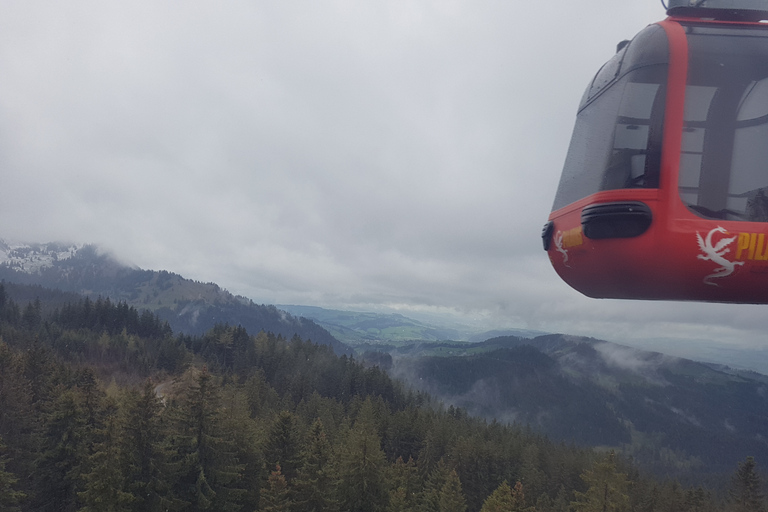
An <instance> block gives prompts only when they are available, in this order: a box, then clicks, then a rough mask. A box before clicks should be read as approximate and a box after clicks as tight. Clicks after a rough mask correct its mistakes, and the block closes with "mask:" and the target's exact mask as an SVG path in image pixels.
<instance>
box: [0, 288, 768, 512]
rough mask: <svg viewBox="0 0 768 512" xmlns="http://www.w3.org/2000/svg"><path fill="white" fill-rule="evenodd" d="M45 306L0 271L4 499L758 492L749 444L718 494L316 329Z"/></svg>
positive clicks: (678, 499)
mask: <svg viewBox="0 0 768 512" xmlns="http://www.w3.org/2000/svg"><path fill="white" fill-rule="evenodd" d="M97 304H98V306H97ZM44 309H45V308H41V306H40V304H39V303H37V304H36V301H32V302H30V303H29V304H27V305H26V306H24V307H20V306H19V305H16V304H14V303H13V301H11V300H10V299H8V298H7V297H6V296H5V293H4V291H3V290H2V285H0V510H32V511H65V512H68V511H96V510H98V511H139V510H142V511H155V510H157V511H160V510H178V511H202V510H224V511H257V510H259V511H291V512H298V511H320V510H326V511H331V512H333V511H339V512H341V511H382V512H386V511H392V512H395V511H434V512H447V511H457V512H464V511H472V512H474V511H482V512H490V511H522V510H525V511H529V512H530V511H539V512H548V511H552V512H554V511H571V510H573V511H576V512H579V511H591V510H615V511H643V512H646V511H648V512H650V511H670V512H671V511H676V512H677V511H683V512H687V511H690V512H693V511H714V510H733V511H747V510H749V511H760V510H763V509H764V507H765V499H764V497H763V494H762V481H761V477H760V474H759V472H758V470H757V466H756V462H755V461H754V460H753V459H747V460H746V461H744V462H743V463H742V464H741V465H740V467H739V468H738V470H737V471H736V472H735V473H734V476H733V482H731V484H730V493H729V494H728V495H727V496H716V495H715V494H714V493H713V492H711V491H709V490H707V489H704V488H701V487H698V488H687V489H686V488H683V487H681V486H680V485H679V484H677V483H676V482H674V481H658V480H656V479H653V478H650V477H647V476H645V475H643V474H640V472H639V471H638V470H637V469H636V468H634V467H633V466H632V465H631V463H630V462H629V461H627V460H624V459H623V458H621V457H620V456H618V455H616V454H613V453H612V452H608V453H605V452H595V451H593V450H588V449H583V448H579V447H574V446H566V445H563V444H557V443H553V442H551V441H549V440H548V439H547V438H546V437H544V436H541V435H538V434H537V433H535V432H533V431H531V430H530V429H529V428H527V427H525V426H520V425H514V424H512V425H510V424H501V423H498V422H493V421H491V422H489V421H485V420H481V419H477V418H473V417H471V416H469V415H467V414H466V412H465V411H463V410H461V409H456V408H453V407H450V408H447V409H446V408H444V407H442V406H441V405H440V404H438V403H435V402H434V401H432V399H431V398H430V397H429V396H427V395H425V394H423V393H414V392H411V391H409V390H407V389H404V388H403V387H402V385H400V384H399V383H398V382H396V381H393V380H392V379H390V378H389V377H388V376H387V375H386V373H384V372H383V371H381V370H380V369H379V368H378V367H370V368H366V367H364V366H363V365H361V364H359V363H358V362H357V361H355V360H354V359H352V358H348V357H346V356H342V357H337V356H336V355H334V354H333V352H332V350H331V349H330V348H329V347H327V346H325V345H316V344H314V343H312V342H311V341H309V340H301V339H299V338H298V337H293V338H292V339H286V338H283V337H281V336H275V335H273V334H270V333H268V332H259V333H257V334H255V335H252V334H249V333H248V332H246V331H245V329H243V328H242V327H233V326H227V325H218V326H216V327H215V328H214V329H212V330H211V331H209V332H208V333H206V334H205V335H202V336H184V335H174V334H173V333H172V332H171V331H170V329H168V328H167V327H166V326H165V325H164V324H163V322H160V321H159V320H157V319H156V318H154V319H153V318H150V316H151V313H146V314H145V313H140V314H139V313H137V312H136V314H134V312H135V310H133V309H132V308H130V307H127V306H125V305H123V304H121V303H117V304H116V303H112V302H109V301H107V300H106V299H105V300H102V301H86V300H82V301H80V302H77V303H72V304H69V305H68V306H67V307H66V308H64V307H62V308H59V309H58V310H56V311H53V312H52V313H51V314H48V315H43V314H38V313H37V312H39V311H42V310H44ZM136 315H138V317H137V316H136ZM145 315H149V316H145ZM25 317H27V318H26V320H25ZM137 318H138V323H137V322H136V319H137ZM142 318H144V321H143V322H142Z"/></svg>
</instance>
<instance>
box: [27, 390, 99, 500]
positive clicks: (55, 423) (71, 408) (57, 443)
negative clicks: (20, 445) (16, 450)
mask: <svg viewBox="0 0 768 512" xmlns="http://www.w3.org/2000/svg"><path fill="white" fill-rule="evenodd" d="M43 434H44V435H43V451H42V455H41V457H40V459H38V464H37V472H38V474H39V475H40V481H39V483H40V488H39V490H38V492H37V499H38V500H39V501H40V506H39V508H40V509H41V510H45V511H50V512H72V511H74V510H77V508H78V507H79V502H78V499H77V493H78V492H79V491H82V490H83V489H82V487H81V484H82V481H81V473H82V470H83V467H84V464H85V462H86V458H87V456H88V450H87V446H86V441H87V437H88V429H87V427H86V424H85V414H84V413H83V409H82V405H81V404H80V396H79V394H78V393H77V392H76V391H75V390H72V389H67V390H64V391H62V392H61V394H60V395H59V396H58V397H56V400H55V402H54V403H53V404H52V410H51V411H50V412H49V413H48V415H47V417H46V419H45V427H44V433H43Z"/></svg>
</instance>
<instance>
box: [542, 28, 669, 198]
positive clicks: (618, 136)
mask: <svg viewBox="0 0 768 512" xmlns="http://www.w3.org/2000/svg"><path fill="white" fill-rule="evenodd" d="M668 53H669V52H668V45H667V39H666V36H665V34H664V32H663V30H662V29H661V28H659V27H658V26H651V27H649V28H647V29H646V30H644V31H643V32H641V33H640V34H638V36H637V37H636V38H635V39H634V40H633V41H632V42H631V43H630V44H629V45H628V46H626V47H625V48H623V49H622V50H620V51H619V52H618V53H617V54H616V55H615V56H614V57H613V59H611V60H610V61H608V62H607V63H606V64H605V66H603V68H602V69H601V70H600V71H599V72H598V73H597V75H596V76H595V79H594V80H593V81H592V83H591V84H590V86H589V87H588V88H587V92H586V93H585V95H584V97H583V99H582V102H581V105H580V107H579V112H578V115H577V117H576V126H575V128H574V131H573V136H572V138H571V145H570V147H569V148H568V155H567V157H566V161H565V166H564V168H563V175H562V177H561V179H560V185H559V187H558V190H557V194H556V196H555V202H554V205H553V208H552V209H553V210H557V209H559V208H562V207H564V206H566V205H568V204H570V203H573V202H575V201H578V200H579V199H582V198H585V197H587V196H589V195H591V194H594V193H595V192H599V191H601V190H615V189H622V188H638V187H640V188H657V187H658V186H659V167H660V161H661V143H662V132H663V121H664V100H665V90H666V87H665V84H666V79H667V66H668V60H669V57H668Z"/></svg>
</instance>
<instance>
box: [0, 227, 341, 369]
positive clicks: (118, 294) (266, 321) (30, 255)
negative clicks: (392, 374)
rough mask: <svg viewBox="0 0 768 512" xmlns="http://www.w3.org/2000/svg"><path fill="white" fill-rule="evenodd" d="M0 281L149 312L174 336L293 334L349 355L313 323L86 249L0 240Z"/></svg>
mask: <svg viewBox="0 0 768 512" xmlns="http://www.w3.org/2000/svg"><path fill="white" fill-rule="evenodd" d="M0 281H7V282H9V283H17V284H25V285H38V286H42V287H45V288H51V289H58V290H62V291H66V292H72V293H76V294H83V295H86V296H88V297H90V298H91V299H94V300H95V299H97V298H98V297H103V298H110V299H111V300H112V301H115V302H117V301H122V302H125V303H126V304H128V305H130V306H134V307H136V308H139V309H147V310H150V311H152V312H154V313H155V314H157V316H159V317H160V318H161V319H163V320H165V321H167V322H168V324H169V325H170V326H171V328H172V329H173V330H174V332H179V333H181V332H183V333H187V334H202V333H204V332H207V331H208V330H210V329H211V328H213V327H214V326H215V325H216V324H217V323H226V324H230V325H241V326H243V327H244V328H246V329H248V330H249V331H251V332H259V331H261V330H264V331H268V332H272V333H274V334H280V335H282V336H284V337H286V338H291V337H292V336H294V335H298V336H299V337H301V338H303V339H310V340H312V341H314V342H316V343H321V344H325V345H330V346H331V347H333V349H334V351H335V352H336V353H338V354H351V353H352V350H351V349H349V347H347V346H345V345H344V344H343V343H341V342H339V341H338V340H337V339H336V338H334V337H333V336H332V335H331V334H330V333H329V332H328V331H326V330H325V329H323V328H322V327H320V326H319V325H317V324H316V323H315V322H313V321H312V320H309V319H306V318H301V317H294V316H292V315H290V314H288V313H286V312H284V311H280V310H278V309H277V308H275V307H274V306H268V305H259V304H255V303H254V302H253V301H251V300H249V299H246V298H245V297H239V296H235V295H233V294H231V293H229V292H228V291H226V290H224V289H222V288H220V287H219V286H218V285H216V284H214V283H200V282H197V281H192V280H190V279H185V278H183V277H182V276H180V275H178V274H174V273H172V272H167V271H164V270H161V271H154V270H142V269H140V268H137V267H131V266H128V265H124V264H122V263H120V262H118V261H117V260H116V259H115V258H114V257H112V256H111V255H109V254H105V253H101V252H99V250H98V249H97V248H96V247H95V246H91V245H85V246H74V245H70V244H60V243H50V244H33V245H25V244H16V245H11V244H8V243H7V242H2V241H0ZM9 293H12V289H11V290H9ZM19 298H21V297H19Z"/></svg>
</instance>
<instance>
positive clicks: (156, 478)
mask: <svg viewBox="0 0 768 512" xmlns="http://www.w3.org/2000/svg"><path fill="white" fill-rule="evenodd" d="M160 410H161V404H160V399H159V398H158V397H157V394H156V393H155V389H154V386H153V384H152V381H150V380H147V381H145V383H144V386H143V388H142V389H141V392H140V393H139V392H137V391H129V392H127V393H126V394H125V396H124V398H123V407H122V408H121V424H122V435H121V436H120V440H119V442H120V452H119V460H120V465H121V467H122V468H123V471H124V474H125V478H126V482H127V485H126V491H127V492H130V493H131V494H132V495H133V496H134V498H135V500H134V501H133V502H132V503H131V508H132V510H134V511H136V512H140V511H141V512H159V511H164V510H167V509H169V508H171V509H173V508H174V507H173V500H172V499H171V497H170V496H169V493H170V483H169V482H168V476H167V473H168V472H169V469H170V468H169V467H168V458H169V455H170V454H169V453H168V451H167V449H166V446H165V444H164V443H165V434H164V431H163V428H162V425H161V423H160Z"/></svg>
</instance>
